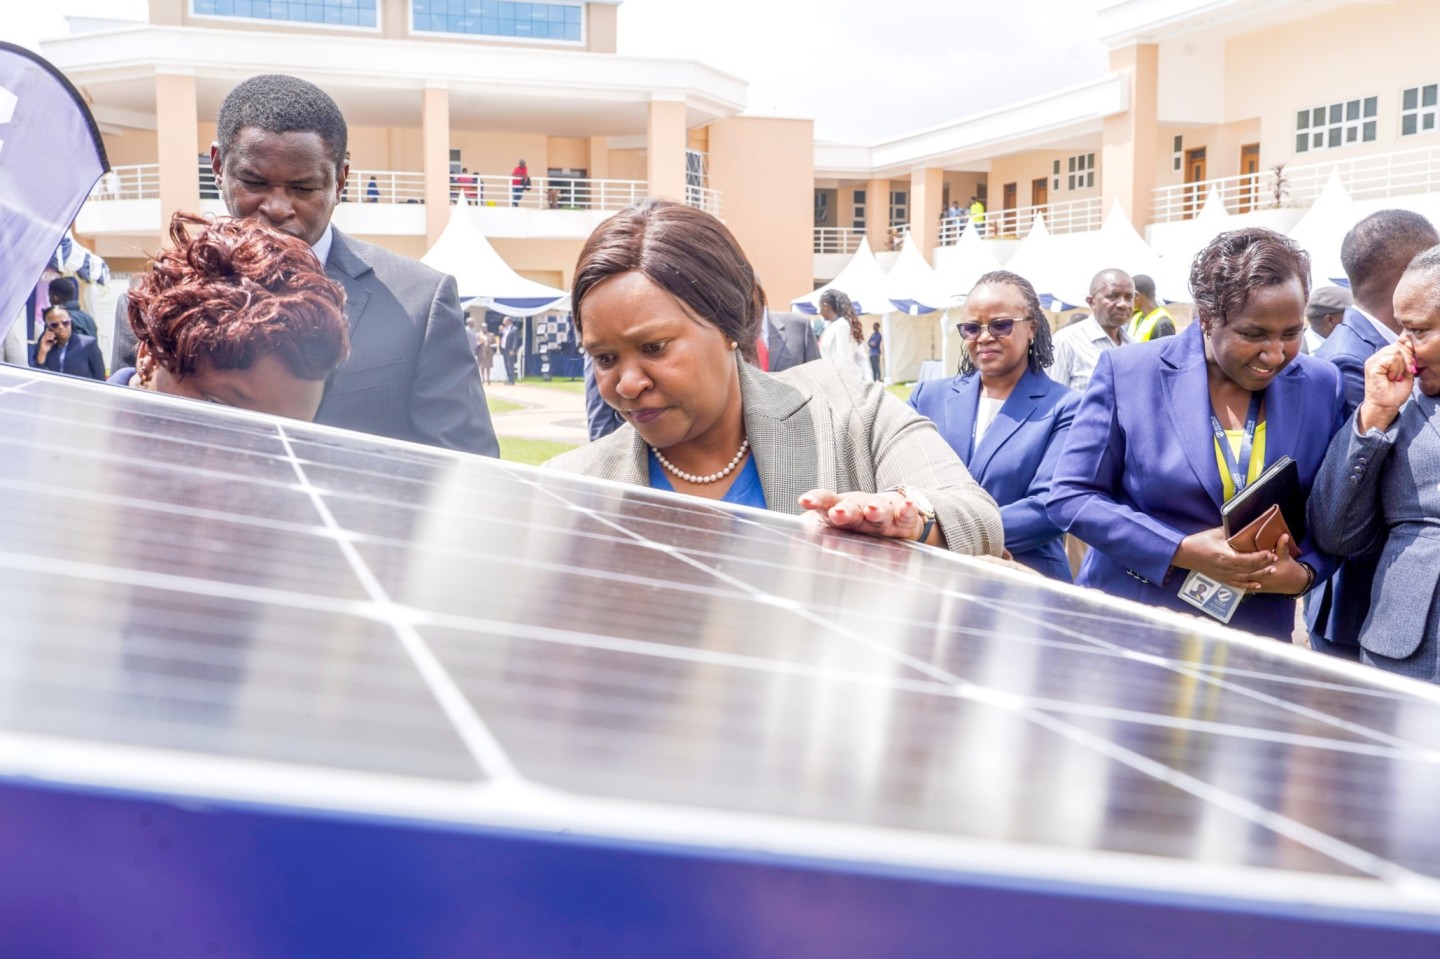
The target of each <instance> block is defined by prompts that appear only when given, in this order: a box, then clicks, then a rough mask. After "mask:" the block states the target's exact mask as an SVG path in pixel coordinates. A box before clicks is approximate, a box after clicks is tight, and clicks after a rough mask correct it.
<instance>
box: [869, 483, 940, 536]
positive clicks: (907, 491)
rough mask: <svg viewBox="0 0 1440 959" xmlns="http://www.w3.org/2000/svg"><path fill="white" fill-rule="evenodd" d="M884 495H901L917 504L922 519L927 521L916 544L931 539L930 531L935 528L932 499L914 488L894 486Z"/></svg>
mask: <svg viewBox="0 0 1440 959" xmlns="http://www.w3.org/2000/svg"><path fill="white" fill-rule="evenodd" d="M881 492H882V493H899V494H900V495H901V496H903V497H905V498H906V499H908V500H909V501H910V502H912V503H914V504H915V509H916V511H917V512H919V514H920V518H921V519H922V520H924V521H925V526H924V527H923V528H922V529H921V530H920V535H919V536H918V537H916V538H915V542H917V543H923V542H925V541H926V540H927V539H929V538H930V531H931V530H933V529H934V528H935V507H934V506H931V505H930V497H928V496H926V495H925V494H924V493H922V492H920V491H919V490H918V489H915V488H914V487H913V486H904V485H901V486H892V487H890V488H889V489H885V490H881Z"/></svg>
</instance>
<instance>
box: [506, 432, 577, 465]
mask: <svg viewBox="0 0 1440 959" xmlns="http://www.w3.org/2000/svg"><path fill="white" fill-rule="evenodd" d="M574 448H575V445H574V444H573V443H555V442H552V441H551V440H526V439H520V438H518V437H514V436H502V437H500V458H501V459H502V460H509V461H510V462H512V463H525V464H528V465H530V466H539V465H540V464H541V463H543V462H545V461H546V460H548V459H550V458H551V457H553V456H559V455H560V454H561V453H564V452H567V451H569V450H573V449H574Z"/></svg>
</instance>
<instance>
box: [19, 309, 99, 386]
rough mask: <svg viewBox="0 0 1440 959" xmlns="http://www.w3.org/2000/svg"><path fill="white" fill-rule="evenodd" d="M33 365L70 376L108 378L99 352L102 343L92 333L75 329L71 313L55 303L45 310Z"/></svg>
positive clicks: (33, 355) (33, 353) (33, 356)
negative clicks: (79, 331)
mask: <svg viewBox="0 0 1440 959" xmlns="http://www.w3.org/2000/svg"><path fill="white" fill-rule="evenodd" d="M30 365H31V366H34V367H36V368H38V369H42V370H50V371H51V372H53V373H64V374H66V375H68V376H84V377H89V378H90V379H92V380H103V379H104V378H105V357H104V356H103V355H102V354H101V352H100V342H99V341H98V340H96V339H95V337H93V336H86V335H85V334H84V333H77V332H75V329H74V322H73V321H72V320H71V319H70V313H69V312H68V311H67V310H66V309H65V307H63V306H52V307H50V309H48V310H46V311H45V329H44V330H43V331H41V333H40V337H39V338H38V339H37V340H36V341H35V348H34V350H33V352H32V353H31V357H30Z"/></svg>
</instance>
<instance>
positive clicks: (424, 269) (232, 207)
mask: <svg viewBox="0 0 1440 959" xmlns="http://www.w3.org/2000/svg"><path fill="white" fill-rule="evenodd" d="M348 137H349V133H348V130H347V127H346V125H345V117H344V116H343V115H342V114H341V113H340V108H339V107H338V106H336V105H335V101H334V100H332V99H330V97H329V96H328V95H327V94H326V93H325V92H324V91H323V90H321V89H320V88H318V87H316V86H315V85H314V84H311V83H307V82H306V81H304V80H299V79H297V78H295V77H289V76H279V75H268V76H258V77H251V78H250V79H249V80H246V81H244V82H243V83H241V84H240V85H238V86H237V87H235V89H233V90H231V91H230V93H229V94H228V95H227V96H226V97H225V99H224V101H223V102H222V103H221V105H220V112H219V115H218V117H217V122H216V140H215V142H214V143H213V144H212V145H211V147H210V165H211V169H212V170H213V171H214V174H215V182H216V184H217V185H218V187H219V190H220V195H221V197H222V198H223V199H224V201H225V207H226V209H227V210H228V211H229V212H230V215H231V216H236V217H252V218H254V219H258V220H259V221H260V222H262V223H264V224H266V225H267V226H270V227H272V228H274V229H276V230H279V231H280V232H281V233H288V234H290V235H291V236H296V237H299V238H300V239H302V240H304V241H305V242H306V243H308V244H310V247H311V249H312V250H313V251H314V254H315V256H316V257H317V258H318V259H319V260H320V262H321V263H322V264H323V265H324V268H325V272H326V275H328V276H329V277H330V278H331V279H332V280H334V281H336V282H337V283H339V284H340V285H341V286H342V287H344V289H345V302H346V304H347V306H346V317H345V319H346V322H347V323H348V324H349V326H350V331H351V339H350V357H349V359H348V360H346V362H345V365H344V366H343V367H341V369H340V371H339V372H338V373H336V374H335V376H334V377H333V378H332V380H331V382H330V385H329V386H328V387H327V388H326V390H325V398H324V400H323V401H322V402H321V404H320V409H319V411H318V412H317V413H316V414H315V422H317V423H323V424H324V425H326V426H336V427H340V428H342V429H351V430H359V431H361V432H365V433H374V434H377V435H379V436H389V437H394V438H395V439H401V440H408V441H410V442H415V443H428V444H430V445H431V446H439V447H444V448H447V449H453V450H459V451H462V452H468V453H479V454H481V455H485V456H499V455H500V446H499V444H498V443H497V442H496V439H495V430H494V428H493V427H492V426H491V425H490V411H489V408H488V407H487V406H486V405H485V390H484V387H483V386H481V384H480V372H479V370H478V369H477V368H476V366H475V360H474V354H473V353H472V352H471V351H470V349H469V346H468V344H467V343H466V341H465V326H464V320H463V319H462V316H461V312H460V299H459V297H458V296H457V295H456V290H455V280H454V278H453V277H450V276H446V275H445V274H443V273H439V272H437V271H436V270H432V269H431V268H430V267H428V266H425V265H424V264H422V263H420V262H418V261H416V260H411V259H409V258H407V257H403V256H399V255H397V254H394V253H391V252H390V251H388V250H385V249H383V248H381V247H378V246H375V245H374V244H372V243H366V242H364V241H362V240H357V239H355V238H354V237H351V236H348V235H346V234H345V233H343V232H341V231H340V230H338V229H336V228H335V227H334V225H333V224H332V223H331V222H330V219H331V216H332V214H333V213H334V211H335V205H336V203H338V202H339V198H340V189H341V185H342V184H343V183H344V182H345V181H346V179H347V178H348V176H349V164H347V163H346V162H345V159H344V157H345V150H346V143H347V141H348Z"/></svg>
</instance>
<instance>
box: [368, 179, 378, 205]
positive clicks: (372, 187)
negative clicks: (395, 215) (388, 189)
mask: <svg viewBox="0 0 1440 959" xmlns="http://www.w3.org/2000/svg"><path fill="white" fill-rule="evenodd" d="M365 202H366V203H379V202H380V184H378V183H376V182H375V177H374V176H371V177H370V182H369V183H367V184H365Z"/></svg>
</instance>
